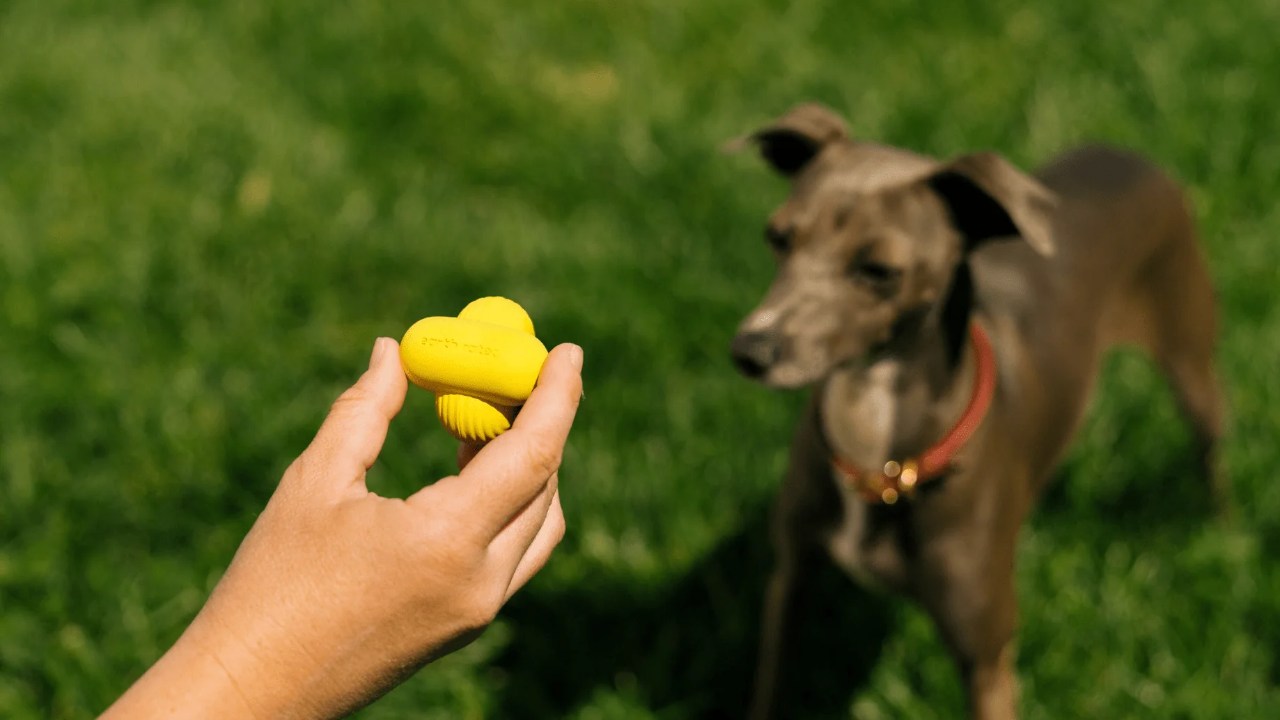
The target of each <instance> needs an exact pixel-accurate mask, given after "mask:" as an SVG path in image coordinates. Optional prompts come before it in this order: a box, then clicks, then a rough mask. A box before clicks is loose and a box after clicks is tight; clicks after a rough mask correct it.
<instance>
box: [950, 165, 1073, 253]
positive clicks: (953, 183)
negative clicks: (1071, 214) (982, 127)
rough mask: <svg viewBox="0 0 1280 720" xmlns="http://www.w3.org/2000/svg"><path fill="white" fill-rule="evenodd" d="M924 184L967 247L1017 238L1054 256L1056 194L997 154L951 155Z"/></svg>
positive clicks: (1041, 251) (1037, 249)
mask: <svg viewBox="0 0 1280 720" xmlns="http://www.w3.org/2000/svg"><path fill="white" fill-rule="evenodd" d="M926 182H927V183H928V185H929V187H930V188H932V189H933V191H934V192H936V193H937V194H938V196H939V197H941V198H942V200H943V202H944V203H946V206H947V209H948V211H949V212H950V213H951V221H952V222H953V223H954V224H955V226H956V228H957V229H958V230H960V232H961V233H962V234H963V235H964V237H965V242H966V245H967V249H969V250H972V249H973V248H974V247H977V246H978V245H980V244H982V243H983V242H985V241H987V240H990V239H993V238H1002V237H1016V236H1021V237H1022V238H1023V239H1024V240H1026V241H1027V244H1029V245H1030V246H1031V247H1032V248H1034V249H1035V251H1036V252H1038V253H1040V254H1041V255H1045V256H1048V255H1052V254H1053V250H1054V248H1053V232H1052V229H1053V227H1052V226H1053V210H1054V208H1055V207H1056V206H1057V202H1058V200H1057V196H1055V195H1054V194H1053V193H1052V192H1051V191H1050V190H1049V189H1048V188H1046V187H1045V186H1044V185H1042V184H1040V182H1039V181H1037V180H1036V179H1035V178H1033V177H1031V176H1030V175H1027V174H1026V173H1024V172H1022V171H1021V170H1019V169H1018V168H1016V167H1014V166H1013V164H1012V163H1010V162H1009V161H1008V160H1005V159H1004V158H1003V157H1001V156H999V155H997V154H996V153H993V152H980V153H974V154H972V155H964V156H962V157H959V158H956V159H955V160H952V161H951V162H949V163H947V164H946V165H944V166H943V167H942V168H941V169H940V170H938V171H937V172H935V173H934V174H933V175H931V176H929V178H928V179H927V181H926Z"/></svg>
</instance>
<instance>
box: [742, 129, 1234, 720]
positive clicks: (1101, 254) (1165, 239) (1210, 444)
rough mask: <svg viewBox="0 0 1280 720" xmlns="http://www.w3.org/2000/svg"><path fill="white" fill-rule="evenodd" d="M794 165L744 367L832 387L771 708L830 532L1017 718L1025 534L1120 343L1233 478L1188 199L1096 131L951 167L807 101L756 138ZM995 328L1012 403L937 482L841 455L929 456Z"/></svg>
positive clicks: (785, 515) (764, 666)
mask: <svg viewBox="0 0 1280 720" xmlns="http://www.w3.org/2000/svg"><path fill="white" fill-rule="evenodd" d="M747 143H754V144H755V145H756V146H758V148H759V150H760V152H761V154H762V155H763V157H764V158H765V159H766V160H767V161H768V162H769V163H770V164H771V165H772V166H773V167H774V168H775V169H776V170H777V171H778V172H780V173H782V174H783V175H785V176H787V177H788V178H790V180H791V186H792V189H791V194H790V197H789V198H788V199H787V200H786V201H785V202H784V203H783V204H782V205H781V206H780V207H779V208H778V209H777V210H775V211H774V212H773V214H772V216H771V217H770V218H769V221H768V225H767V228H766V237H767V239H768V241H769V243H770V244H771V245H772V246H773V249H774V253H775V254H776V256H777V260H778V272H777V277H776V279H775V281H774V283H773V285H772V287H771V288H770V289H769V291H768V293H767V294H766V296H765V298H764V300H763V301H762V302H761V304H760V305H759V307H757V308H756V309H755V310H754V311H753V312H751V313H750V314H749V315H748V316H747V317H746V319H745V320H744V321H743V322H742V324H741V326H740V328H739V330H738V334H737V336H736V337H735V338H734V342H733V355H734V358H735V360H736V362H737V364H738V365H739V367H740V368H741V370H742V371H743V372H744V373H745V374H746V375H748V376H750V377H752V378H755V379H758V380H760V381H761V382H763V383H765V384H768V385H771V386H774V387H786V388H795V387H802V386H813V387H814V391H813V393H812V398H811V402H810V403H809V406H808V409H807V411H806V412H805V413H804V415H803V417H802V419H801V421H800V423H799V426H798V428H797V430H796V433H795V435H794V438H793V441H792V447H791V455H790V461H789V466H788V470H787V473H786V478H785V481H784V484H783V487H782V490H781V492H780V494H779V496H778V499H777V502H776V506H775V515H774V520H773V523H774V525H773V532H774V539H773V541H774V545H775V549H776V553H777V565H776V567H775V570H774V573H773V575H772V578H771V580H770V582H769V585H768V587H767V589H766V593H765V611H764V617H763V620H762V638H761V644H760V659H759V665H758V670H757V677H756V688H755V697H754V699H753V704H752V717H755V718H764V717H769V716H771V715H772V714H773V713H774V712H775V711H779V710H785V709H784V708H776V707H774V706H775V695H776V687H775V685H776V677H777V674H778V667H777V663H778V658H779V653H780V649H781V647H782V644H783V642H784V640H785V636H786V623H787V607H788V599H789V596H790V594H791V590H792V588H793V584H794V581H795V575H796V572H797V568H798V559H799V558H800V557H801V556H802V555H803V554H804V553H805V551H806V550H807V548H808V547H810V546H812V545H813V544H817V545H818V546H821V547H823V548H825V550H826V551H827V552H828V553H829V554H830V556H831V557H832V558H833V559H834V561H835V562H836V563H838V564H839V565H840V566H841V567H843V568H844V569H845V570H847V571H848V572H849V573H851V574H852V575H854V576H855V577H858V578H861V579H867V580H871V581H874V582H875V583H877V584H878V585H881V586H885V587H888V588H890V589H893V590H897V591H900V592H903V593H906V594H908V595H910V596H912V597H914V598H915V599H916V600H917V601H918V602H920V603H921V604H922V606H923V607H924V608H925V609H926V610H927V611H928V613H929V614H930V615H931V616H932V617H933V619H934V621H935V622H936V624H937V627H938V630H939V632H940V633H941V637H942V638H943V639H944V641H945V642H946V644H947V646H948V647H949V648H950V649H951V650H952V652H953V654H954V657H955V659H956V662H957V665H958V667H959V669H960V672H961V673H962V675H963V678H964V681H965V683H966V686H967V689H968V694H969V698H970V709H971V714H972V716H974V717H977V718H1013V717H1016V706H1017V685H1016V680H1015V676H1014V670H1013V667H1014V658H1013V647H1014V645H1013V638H1014V629H1015V625H1016V616H1017V607H1016V600H1015V593H1014V582H1013V570H1014V550H1015V543H1016V540H1017V536H1018V530H1019V528H1020V527H1021V525H1022V523H1023V521H1024V520H1025V518H1026V516H1027V514H1028V512H1029V510H1030V508H1031V507H1032V505H1033V503H1034V501H1035V500H1036V498H1037V497H1038V496H1039V495H1040V494H1041V492H1042V491H1043V489H1044V487H1045V484H1046V482H1047V481H1048V479H1049V478H1050V475H1051V472H1052V470H1053V468H1054V466H1055V464H1056V463H1057V462H1058V461H1059V460H1060V459H1061V458H1062V456H1063V454H1064V452H1065V450H1066V448H1067V445H1068V442H1069V441H1070V439H1071V437H1072V435H1073V433H1074V431H1075V430H1076V428H1077V426H1078V425H1079V423H1080V420H1081V416H1082V415H1083V413H1084V410H1085V408H1086V405H1087V402H1088V398H1089V394H1090V390H1091V387H1092V385H1093V383H1094V379H1095V376H1096V374H1097V371H1098V367H1099V363H1100V359H1101V356H1102V354H1103V352H1104V351H1105V350H1106V349H1108V348H1110V347H1112V346H1114V345H1116V344H1118V343H1126V344H1133V345H1137V346H1140V347H1142V348H1144V349H1146V350H1147V351H1148V352H1149V353H1150V354H1151V356H1152V357H1153V358H1154V359H1155V360H1156V362H1157V363H1158V364H1159V366H1160V367H1161V368H1162V369H1163V371H1164V372H1165V373H1166V374H1167V376H1168V377H1169V379H1170V381H1171V384H1172V386H1173V389H1174V391H1175V394H1176V396H1177V399H1178V401H1179V403H1180V407H1181V409H1182V410H1183V412H1184V414H1185V416H1186V417H1187V419H1188V421H1189V422H1190V424H1191V426H1192V429H1193V431H1194V435H1195V440H1196V443H1197V448H1198V452H1199V457H1200V459H1201V461H1202V462H1203V464H1204V470H1205V473H1206V476H1207V477H1209V478H1210V479H1211V480H1212V481H1213V482H1214V485H1215V490H1216V491H1217V492H1218V493H1219V494H1221V493H1222V492H1223V489H1222V488H1219V487H1217V484H1218V481H1217V477H1218V476H1217V474H1216V472H1215V465H1216V461H1215V448H1216V446H1217V442H1218V439H1219V437H1220V435H1221V432H1222V422H1223V419H1222V407H1221V405H1222V403H1221V399H1220V392H1219V389H1218V384H1217V380H1216V379H1215V375H1214V369H1213V349H1214V344H1215V335H1216V328H1215V311H1214V297H1213V288H1212V285H1211V281H1210V277H1209V273H1208V270H1207V268H1206V265H1205V262H1204V259H1203V256H1202V254H1201V250H1200V249H1199V247H1198V245H1197V242H1196V235H1195V231H1194V227H1193V222H1192V219H1191V216H1190V214H1189V211H1188V208H1187V203H1186V200H1185V199H1184V197H1183V194H1182V193H1181V191H1180V190H1179V188H1178V187H1177V186H1176V184H1175V183H1174V182H1173V181H1172V180H1170V179H1169V178H1168V177H1167V176H1166V175H1165V174H1163V173H1162V172H1160V171H1159V170H1158V169H1156V168H1155V167H1154V166H1153V165H1151V164H1150V163H1148V162H1147V161H1145V160H1143V159H1141V158H1139V157H1137V156H1135V155H1133V154H1131V153H1128V152H1124V151H1120V150H1115V149H1110V148H1106V147H1097V146H1094V147H1085V148H1081V149H1078V150H1075V151H1073V152H1069V153H1067V154H1065V155H1063V156H1061V157H1059V158H1057V159H1056V160H1054V161H1053V162H1051V163H1050V164H1048V165H1047V166H1045V167H1043V168H1041V169H1040V170H1039V171H1037V172H1036V173H1035V174H1034V175H1029V174H1025V173H1023V172H1021V171H1020V170H1018V169H1017V168H1015V167H1014V166H1013V165H1012V164H1010V163H1009V162H1007V161H1006V160H1004V159H1003V158H1001V157H1000V156H998V155H996V154H993V153H977V154H972V155H966V156H963V157H960V158H957V159H954V160H951V161H947V162H940V161H937V160H934V159H931V158H928V157H924V156H921V155H918V154H915V153H911V152H908V151H904V150H899V149H894V148H889V147H884V146H880V145H876V144H872V143H866V142H860V141H856V140H853V139H851V138H850V137H849V135H848V132H847V130H846V126H845V124H844V122H843V121H842V120H841V119H840V118H839V117H838V116H836V115H835V114H834V113H833V112H832V111H830V110H828V109H826V108H823V107H821V106H818V105H812V104H808V105H801V106H798V107H796V108H794V109H792V110H791V111H790V112H788V113H787V114H785V115H783V116H782V117H780V118H778V119H777V120H775V121H774V122H772V123H771V124H769V125H768V126H766V127H764V128H762V129H760V130H758V131H756V132H755V133H753V134H752V135H750V136H748V137H747V138H744V139H743V141H740V142H739V143H737V144H739V145H741V144H747ZM971 323H976V324H978V325H979V326H980V328H981V329H982V330H985V333H986V335H987V336H988V337H989V338H990V340H991V344H992V346H993V347H994V351H995V359H996V367H997V368H998V371H997V380H996V389H995V394H994V398H993V400H992V403H991V407H990V409H989V411H988V412H987V413H986V415H985V417H984V418H983V420H982V422H981V425H980V426H979V427H978V429H977V431H976V433H975V434H974V435H973V436H972V438H971V439H970V440H969V441H968V443H967V444H966V445H965V446H964V447H963V449H961V450H960V452H959V453H958V454H957V455H956V457H955V458H954V463H953V465H952V467H951V469H950V470H949V471H948V472H947V473H945V475H944V476H943V477H941V478H939V479H936V480H931V481H928V482H925V483H922V484H921V485H920V486H919V491H918V492H917V493H915V495H914V496H913V497H911V498H909V499H903V500H902V501H899V502H897V503H895V504H884V503H877V502H874V501H868V500H867V499H866V497H865V496H864V495H863V494H860V493H859V492H858V491H856V490H855V489H854V488H851V487H849V485H848V483H847V482H842V476H841V473H840V472H838V471H836V470H835V469H834V467H833V461H834V460H836V459H839V460H840V461H842V462H843V463H845V464H847V465H851V466H853V467H856V468H861V469H864V470H868V471H874V470H876V469H878V468H881V467H883V466H884V465H885V463H886V462H888V461H890V460H895V461H896V460H901V459H904V458H911V457H916V456H918V455H919V454H920V453H921V452H922V451H924V450H925V449H926V448H928V447H929V446H930V445H931V444H933V443H935V442H937V441H938V439H939V438H940V437H941V436H942V435H944V434H945V433H946V432H947V430H948V428H950V427H951V426H952V425H953V424H954V423H955V422H956V420H957V418H958V417H959V416H960V415H961V413H962V412H963V409H964V408H965V406H966V404H967V403H968V402H969V400H970V397H971V395H972V393H973V386H974V375H975V370H974V365H975V360H974V353H973V351H972V348H971V342H970V339H969V337H970V335H969V333H968V328H969V326H970V324H971Z"/></svg>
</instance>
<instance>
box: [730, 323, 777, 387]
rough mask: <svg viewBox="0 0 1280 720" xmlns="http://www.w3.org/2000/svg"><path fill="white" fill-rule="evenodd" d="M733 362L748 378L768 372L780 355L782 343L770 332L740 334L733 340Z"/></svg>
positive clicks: (757, 376)
mask: <svg viewBox="0 0 1280 720" xmlns="http://www.w3.org/2000/svg"><path fill="white" fill-rule="evenodd" d="M730 349H731V351H732V353H733V362H734V364H735V365H737V366H738V370H740V371H741V372H742V374H743V375H746V376H747V377H749V378H753V379H755V378H760V377H763V376H764V375H765V373H767V372H769V368H771V367H773V366H774V364H775V363H777V362H778V359H779V358H780V356H781V355H782V343H781V342H779V340H778V336H777V335H776V334H774V333H772V332H767V331H766V332H742V333H738V335H736V336H735V337H734V338H733V345H732V346H731V348H730Z"/></svg>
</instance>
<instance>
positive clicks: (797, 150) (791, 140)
mask: <svg viewBox="0 0 1280 720" xmlns="http://www.w3.org/2000/svg"><path fill="white" fill-rule="evenodd" d="M848 137H849V130H848V127H847V126H846V125H845V122H844V120H842V119H841V118H840V116H839V115H837V114H836V113H835V112H834V111H832V110H831V109H830V108H827V107H825V106H823V105H819V104H817V103H804V104H802V105H797V106H795V107H793V108H791V109H790V110H788V111H787V112H786V114H784V115H782V116H781V117H779V118H777V119H776V120H774V121H773V122H771V123H769V124H768V125H765V126H764V127H762V128H760V129H759V130H756V131H755V132H753V133H751V134H749V135H744V136H742V137H739V138H735V139H733V140H730V141H729V142H728V143H726V144H725V146H724V150H725V151H726V152H734V151H737V150H741V149H742V148H744V147H746V146H747V145H750V144H752V143H755V144H756V145H757V146H758V147H759V148H760V155H761V156H762V157H764V159H765V160H767V161H769V164H770V165H772V166H773V169H774V170H777V171H778V172H779V173H781V174H783V175H786V176H788V177H790V176H792V175H795V174H796V173H797V172H799V171H800V170H801V168H803V167H804V166H805V165H808V164H809V161H810V160H812V159H813V158H814V156H815V155H817V154H818V153H819V152H821V151H822V148H824V147H826V146H827V145H828V144H830V143H833V142H838V141H840V140H845V139H848Z"/></svg>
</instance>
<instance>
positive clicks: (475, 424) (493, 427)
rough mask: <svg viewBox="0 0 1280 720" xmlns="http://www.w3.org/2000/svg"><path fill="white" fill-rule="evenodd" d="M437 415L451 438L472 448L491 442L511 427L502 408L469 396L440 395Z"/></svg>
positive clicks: (437, 398) (437, 402)
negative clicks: (469, 444) (472, 446)
mask: <svg viewBox="0 0 1280 720" xmlns="http://www.w3.org/2000/svg"><path fill="white" fill-rule="evenodd" d="M508 412H509V410H508ZM436 416H437V417H439V418H440V424H441V425H444V429H445V430H448V431H449V434H450V435H452V436H453V437H454V438H456V439H458V440H459V441H461V442H465V443H471V444H472V445H481V444H484V443H487V442H489V441H490V440H492V439H494V438H496V437H498V436H499V435H501V434H502V433H504V432H506V431H507V430H508V429H509V428H510V427H511V421H510V420H508V419H507V416H506V413H504V412H503V410H502V409H501V408H499V407H498V406H496V405H493V404H491V403H487V402H485V401H484V400H480V399H478V398H473V397H467V396H466V395H453V394H449V395H437V396H436Z"/></svg>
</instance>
